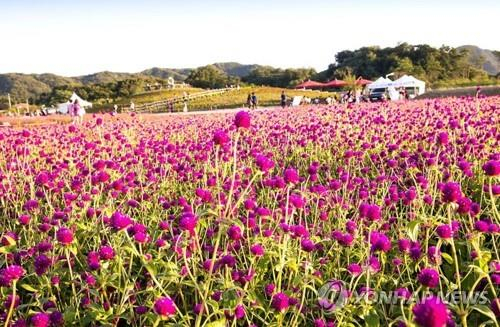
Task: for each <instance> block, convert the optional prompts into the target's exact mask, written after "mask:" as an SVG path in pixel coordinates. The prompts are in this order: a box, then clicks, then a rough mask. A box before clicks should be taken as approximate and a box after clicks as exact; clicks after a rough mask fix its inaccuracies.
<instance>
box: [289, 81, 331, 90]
mask: <svg viewBox="0 0 500 327" xmlns="http://www.w3.org/2000/svg"><path fill="white" fill-rule="evenodd" d="M324 86H325V84H323V83H320V82H315V81H311V80H307V81H305V82H304V83H300V84H299V85H297V86H296V87H295V88H296V89H313V88H320V87H324Z"/></svg>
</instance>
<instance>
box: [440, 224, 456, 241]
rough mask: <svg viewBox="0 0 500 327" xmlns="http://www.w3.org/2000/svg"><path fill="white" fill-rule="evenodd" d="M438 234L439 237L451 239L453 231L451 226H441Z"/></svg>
mask: <svg viewBox="0 0 500 327" xmlns="http://www.w3.org/2000/svg"><path fill="white" fill-rule="evenodd" d="M436 232H437V234H438V235H439V237H441V238H444V239H448V238H451V237H452V234H453V233H452V231H451V227H450V225H446V224H444V225H439V226H438V227H437V229H436Z"/></svg>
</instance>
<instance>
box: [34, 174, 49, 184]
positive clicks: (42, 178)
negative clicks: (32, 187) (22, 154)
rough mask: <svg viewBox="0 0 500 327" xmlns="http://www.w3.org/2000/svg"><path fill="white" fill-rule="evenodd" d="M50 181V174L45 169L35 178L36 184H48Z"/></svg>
mask: <svg viewBox="0 0 500 327" xmlns="http://www.w3.org/2000/svg"><path fill="white" fill-rule="evenodd" d="M49 181H50V177H49V174H48V173H47V172H45V171H43V172H41V173H39V174H38V175H37V176H36V178H35V184H36V185H38V186H43V185H46V184H47V183H48V182H49Z"/></svg>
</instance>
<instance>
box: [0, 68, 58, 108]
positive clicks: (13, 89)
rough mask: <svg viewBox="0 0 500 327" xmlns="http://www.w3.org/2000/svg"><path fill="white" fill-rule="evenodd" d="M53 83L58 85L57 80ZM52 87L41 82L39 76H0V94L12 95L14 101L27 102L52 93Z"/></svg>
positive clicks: (11, 74)
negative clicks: (26, 100) (43, 94)
mask: <svg viewBox="0 0 500 327" xmlns="http://www.w3.org/2000/svg"><path fill="white" fill-rule="evenodd" d="M51 83H53V84H57V82H56V81H55V79H51ZM51 89H52V87H51V86H50V85H49V84H47V83H45V82H43V81H41V80H39V79H38V78H37V75H26V74H16V73H9V74H0V94H1V95H3V94H5V93H10V94H11V96H12V97H13V98H14V99H19V100H21V99H22V100H23V101H24V100H25V99H28V98H32V97H35V96H38V95H40V94H42V93H48V92H50V91H51Z"/></svg>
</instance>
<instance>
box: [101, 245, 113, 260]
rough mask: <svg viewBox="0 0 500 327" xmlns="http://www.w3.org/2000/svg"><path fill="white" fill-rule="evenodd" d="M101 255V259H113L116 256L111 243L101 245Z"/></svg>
mask: <svg viewBox="0 0 500 327" xmlns="http://www.w3.org/2000/svg"><path fill="white" fill-rule="evenodd" d="M99 257H100V258H101V260H111V259H113V258H114V257H115V251H113V248H112V247H111V246H109V245H104V246H101V248H100V249H99Z"/></svg>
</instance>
